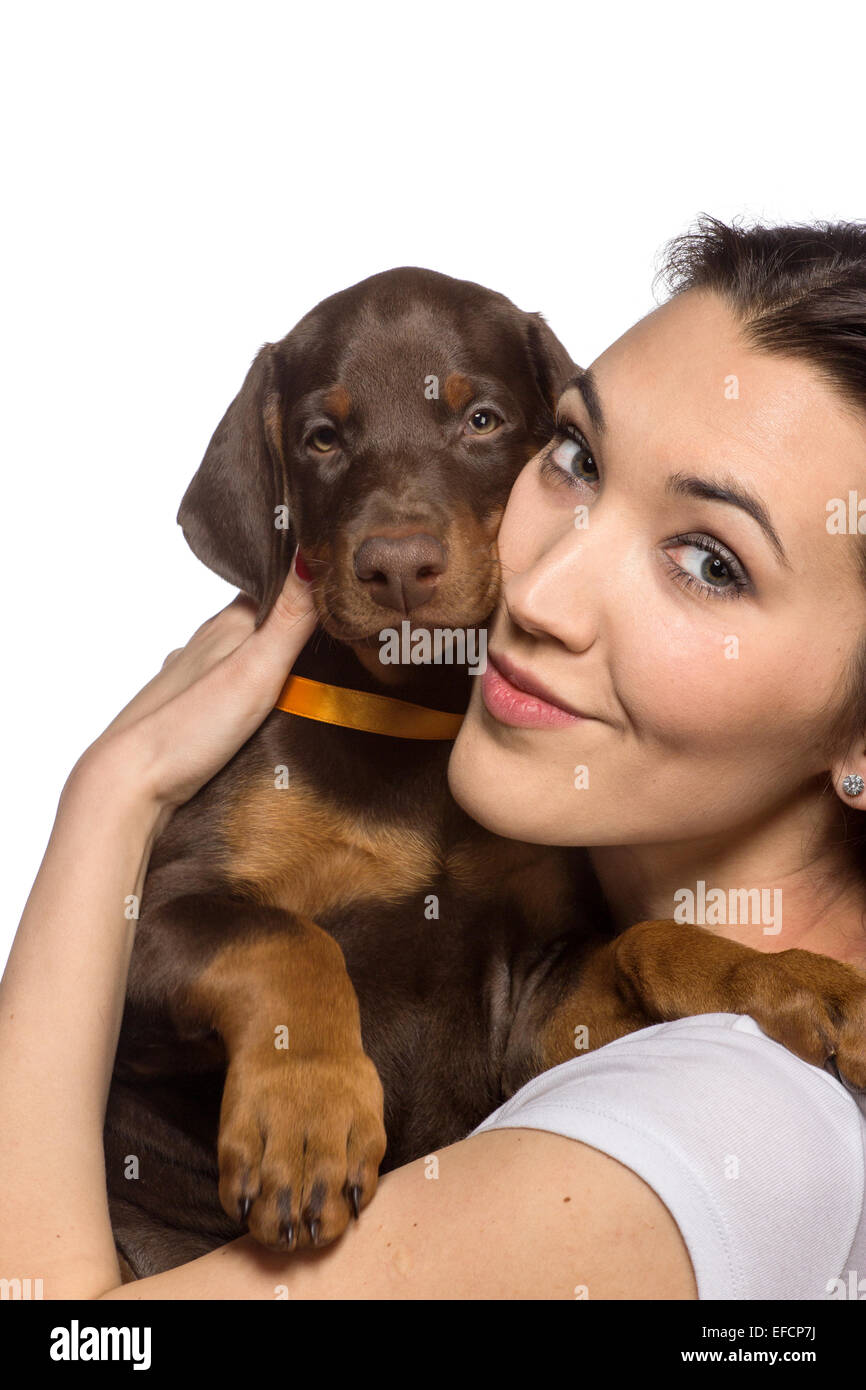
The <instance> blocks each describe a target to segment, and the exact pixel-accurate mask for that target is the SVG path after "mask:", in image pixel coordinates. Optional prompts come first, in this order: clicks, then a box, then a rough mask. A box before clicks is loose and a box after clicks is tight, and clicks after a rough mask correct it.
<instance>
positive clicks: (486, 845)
mask: <svg viewBox="0 0 866 1390" xmlns="http://www.w3.org/2000/svg"><path fill="white" fill-rule="evenodd" d="M444 867H445V871H446V872H447V873H448V875H449V876H450V878H451V879H452V880H453V882H454V883H455V884H456V885H457V886H458V887H459V888H460V889H461V890H462V891H463V892H465V893H466V895H467V897H469V896H471V897H473V898H476V899H479V898H480V899H481V900H487V901H490V902H509V903H513V904H515V905H516V906H517V907H519V909H520V911H521V912H522V914H523V917H524V919H525V920H526V922H527V923H529V924H530V925H532V926H536V927H538V928H539V929H541V930H545V929H548V928H550V927H551V926H552V925H554V924H561V925H562V926H563V927H566V926H568V925H569V924H570V922H571V921H572V919H573V917H574V910H575V904H574V901H573V891H574V889H573V884H572V880H571V875H570V874H569V871H568V863H567V857H566V853H565V852H564V851H562V850H559V849H556V848H550V847H548V846H546V845H528V844H524V843H523V841H521V840H504V839H500V838H498V837H497V836H496V835H490V834H488V833H487V832H485V831H482V830H481V829H480V827H479V835H478V837H477V838H474V837H473V838H471V839H468V840H465V841H462V842H461V843H460V844H457V845H455V846H454V847H453V849H451V850H449V852H448V854H447V855H446V857H445V866H444Z"/></svg>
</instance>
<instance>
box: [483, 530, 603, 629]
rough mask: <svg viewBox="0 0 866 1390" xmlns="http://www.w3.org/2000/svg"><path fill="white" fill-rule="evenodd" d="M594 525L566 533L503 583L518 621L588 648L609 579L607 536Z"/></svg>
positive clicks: (507, 604) (512, 615)
mask: <svg viewBox="0 0 866 1390" xmlns="http://www.w3.org/2000/svg"><path fill="white" fill-rule="evenodd" d="M600 532H601V528H600V527H596V528H595V529H594V532H593V534H592V536H591V538H590V527H587V528H586V530H581V531H575V532H574V533H573V534H568V535H566V536H563V537H561V538H560V539H558V540H557V541H556V543H555V544H554V545H553V546H551V547H550V548H549V549H546V550H544V551H543V553H542V554H540V555H539V556H538V557H537V558H536V559H535V560H533V561H532V562H531V563H530V564H529V566H528V567H527V568H526V569H524V570H523V571H522V572H520V573H516V574H512V575H511V576H510V578H508V579H506V581H505V583H504V585H503V594H504V598H505V603H506V607H507V608H508V611H509V614H510V615H511V617H512V619H513V621H514V622H515V623H517V624H518V626H520V627H522V628H524V629H525V630H526V631H527V632H530V633H532V635H533V636H536V637H553V638H555V639H556V640H557V641H558V642H562V643H563V645H564V646H566V647H568V648H569V649H570V650H572V651H585V650H586V649H587V648H588V647H591V646H592V644H593V642H594V641H595V639H596V637H597V635H598V628H599V616H600V609H601V607H602V605H603V603H604V596H605V588H606V585H605V579H604V575H603V574H602V573H601V572H600V556H601V550H602V543H603V539H604V538H603V537H602V535H601V533H600Z"/></svg>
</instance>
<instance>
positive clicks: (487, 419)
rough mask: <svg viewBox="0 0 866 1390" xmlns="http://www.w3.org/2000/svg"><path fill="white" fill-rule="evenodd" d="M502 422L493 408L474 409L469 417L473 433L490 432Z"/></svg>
mask: <svg viewBox="0 0 866 1390" xmlns="http://www.w3.org/2000/svg"><path fill="white" fill-rule="evenodd" d="M501 424H502V419H501V417H500V416H499V415H497V414H496V412H495V411H493V410H476V411H475V413H474V414H473V415H470V417H469V425H470V427H471V429H472V433H473V434H492V433H493V431H494V430H495V429H498V428H499V426H500V425H501Z"/></svg>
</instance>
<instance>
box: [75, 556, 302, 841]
mask: <svg viewBox="0 0 866 1390" xmlns="http://www.w3.org/2000/svg"><path fill="white" fill-rule="evenodd" d="M255 613H256V605H255V603H254V602H253V601H252V599H250V598H247V597H246V595H244V594H239V595H238V596H237V598H235V599H234V600H233V601H232V602H231V603H230V604H229V605H228V606H227V607H226V608H224V609H223V610H222V612H220V613H217V614H216V615H215V616H214V617H213V618H209V619H208V620H207V622H205V623H203V624H202V626H201V627H200V628H199V629H198V631H197V632H195V633H194V634H193V636H192V637H191V638H190V640H189V641H188V642H187V644H186V646H185V647H180V648H178V650H177V651H174V652H171V653H170V655H169V656H168V657H166V659H165V662H164V663H163V667H162V670H161V671H160V672H159V674H158V675H156V676H154V678H153V680H152V681H150V682H149V683H148V684H147V685H146V686H145V687H144V689H143V690H141V691H140V692H139V694H138V695H136V696H135V698H134V699H133V700H131V701H130V703H129V704H128V705H127V706H126V707H125V709H123V710H121V712H120V714H119V715H118V716H117V718H116V719H114V720H113V721H112V723H111V724H109V726H108V728H107V729H106V730H105V733H103V734H102V735H101V736H100V737H99V738H98V739H97V740H96V742H95V743H93V744H91V746H90V748H88V749H87V751H86V752H85V753H84V755H83V756H82V758H81V759H79V762H78V763H77V764H76V767H75V769H74V771H73V774H72V776H71V777H70V783H79V782H81V781H82V780H85V781H87V782H92V780H95V781H96V782H97V783H100V784H102V785H108V784H110V785H113V786H117V785H119V784H120V785H123V786H124V787H125V789H126V790H127V792H131V793H133V794H134V795H136V796H142V797H144V798H145V799H146V800H147V801H149V802H150V803H151V804H153V805H154V806H155V807H156V808H157V812H158V814H159V821H160V828H161V825H162V824H164V822H165V820H166V819H168V817H169V816H170V815H171V813H172V811H173V810H174V809H175V808H176V807H177V806H180V805H181V804H182V803H183V802H184V801H188V800H189V799H190V797H192V796H194V795H195V793H196V792H197V791H198V790H199V788H200V787H202V786H204V784H205V782H208V781H209V780H210V778H211V777H213V776H214V775H215V773H217V772H218V771H219V770H220V768H221V767H223V766H224V765H225V764H226V763H227V762H228V761H229V759H230V758H231V757H233V755H234V754H235V753H236V752H237V750H238V749H239V748H240V747H241V746H242V745H243V744H244V743H246V741H247V739H248V738H250V737H251V735H252V734H254V733H255V731H256V729H257V728H258V727H259V725H260V724H261V723H262V721H263V720H264V719H265V718H266V717H267V715H268V714H269V713H270V711H271V710H272V709H273V707H274V704H275V703H276V700H277V698H278V696H279V693H280V691H281V689H282V687H283V684H284V683H285V680H286V677H287V676H288V674H289V672H290V671H291V668H292V665H293V664H294V662H295V660H296V658H297V657H298V655H299V654H300V652H301V650H302V649H303V647H304V646H305V644H306V642H307V641H308V640H309V638H310V636H311V635H312V633H313V632H314V630H315V626H316V617H315V611H314V608H313V603H312V597H311V592H310V585H309V584H308V583H306V582H304V581H303V580H302V579H300V578H299V577H298V575H297V573H296V570H295V566H294V563H293V564H292V567H291V570H290V571H289V576H288V578H287V579H286V582H285V584H284V586H283V588H282V591H281V592H280V594H279V596H278V598H277V600H276V602H275V603H274V606H273V608H272V609H271V611H270V613H269V614H268V616H267V618H266V619H265V621H264V622H263V623H262V625H261V626H260V627H259V628H256V627H255Z"/></svg>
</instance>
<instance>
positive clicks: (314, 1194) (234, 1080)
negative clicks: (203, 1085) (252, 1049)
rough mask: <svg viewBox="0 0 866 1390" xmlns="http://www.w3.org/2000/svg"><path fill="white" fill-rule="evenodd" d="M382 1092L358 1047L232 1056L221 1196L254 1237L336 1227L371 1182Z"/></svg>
mask: <svg viewBox="0 0 866 1390" xmlns="http://www.w3.org/2000/svg"><path fill="white" fill-rule="evenodd" d="M383 1114H384V1096H383V1092H382V1084H381V1082H380V1080H379V1075H378V1072H377V1071H376V1068H375V1067H374V1065H373V1063H372V1062H371V1061H370V1059H369V1057H367V1056H366V1055H365V1054H364V1053H363V1052H361V1051H357V1052H352V1053H349V1054H335V1055H329V1054H324V1053H318V1054H315V1055H310V1056H306V1057H305V1056H303V1055H301V1056H297V1055H293V1054H291V1053H287V1052H283V1053H279V1052H278V1053H276V1054H275V1055H274V1056H273V1057H266V1058H262V1056H261V1055H260V1054H254V1055H249V1054H243V1053H241V1054H240V1055H237V1056H235V1057H233V1058H232V1060H231V1063H230V1065H229V1070H228V1075H227V1077H226V1084H225V1090H224V1092H223V1101H222V1109H221V1113H220V1133H219V1170H220V1184H219V1195H220V1201H221V1203H222V1205H223V1208H224V1209H225V1211H226V1213H227V1214H228V1215H229V1216H230V1217H232V1218H234V1219H235V1220H240V1221H241V1222H242V1223H244V1224H246V1225H247V1227H248V1229H249V1231H250V1232H251V1234H252V1235H253V1236H255V1238H256V1240H258V1241H259V1242H260V1243H261V1244H262V1245H265V1246H267V1247H268V1248H269V1249H272V1250H281V1251H286V1250H295V1249H300V1248H302V1247H304V1246H313V1245H326V1244H327V1243H328V1242H329V1241H332V1240H335V1239H336V1238H337V1236H339V1235H341V1234H342V1232H343V1231H344V1230H345V1228H346V1225H347V1224H348V1221H349V1217H350V1216H355V1217H357V1216H358V1215H359V1214H360V1212H361V1211H362V1209H363V1208H364V1207H365V1206H366V1205H367V1203H368V1202H369V1201H370V1199H371V1198H372V1196H373V1194H374V1192H375V1191H376V1184H377V1181H378V1174H379V1165H380V1163H381V1162H382V1159H383V1157H384V1154H385V1144H386V1139H385V1126H384V1119H383Z"/></svg>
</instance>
